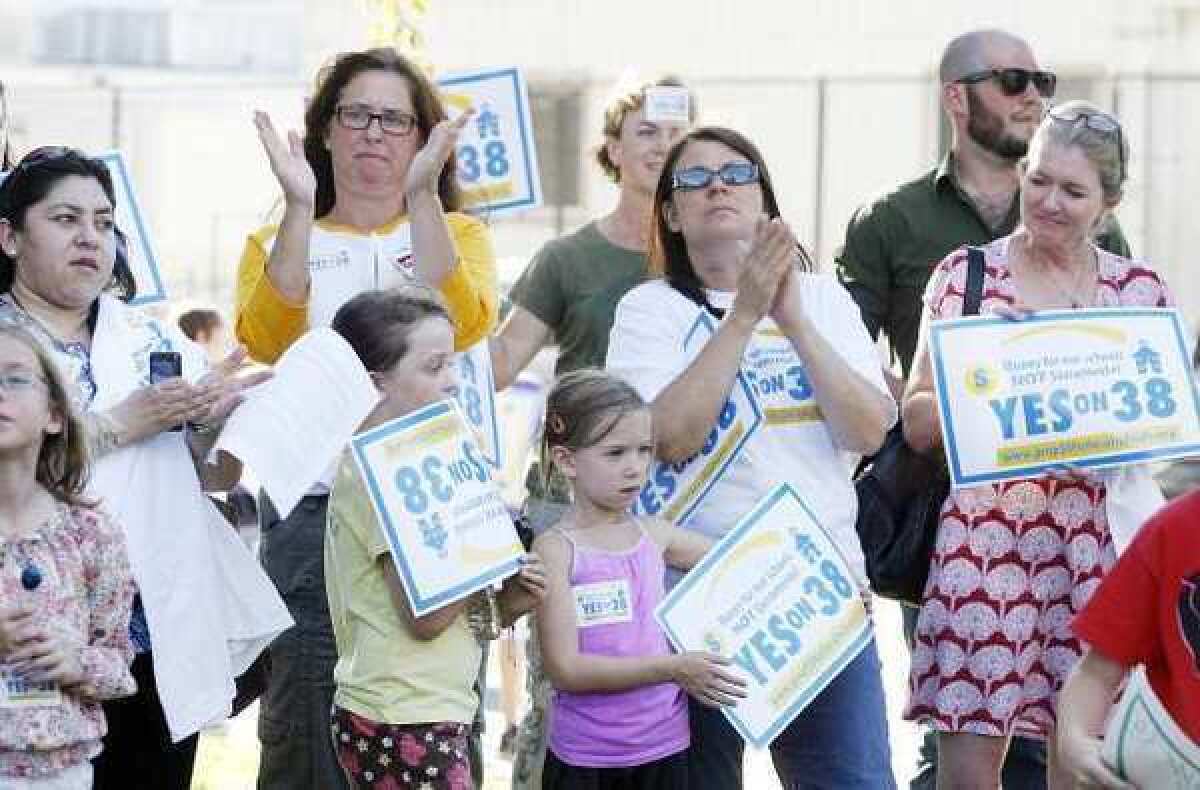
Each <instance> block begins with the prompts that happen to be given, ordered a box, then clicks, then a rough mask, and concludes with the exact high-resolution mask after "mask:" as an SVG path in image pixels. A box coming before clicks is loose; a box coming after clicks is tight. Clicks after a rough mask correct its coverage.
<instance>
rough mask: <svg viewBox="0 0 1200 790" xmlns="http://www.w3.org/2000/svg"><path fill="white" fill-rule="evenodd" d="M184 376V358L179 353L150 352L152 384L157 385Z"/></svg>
mask: <svg viewBox="0 0 1200 790" xmlns="http://www.w3.org/2000/svg"><path fill="white" fill-rule="evenodd" d="M182 375H183V357H181V356H180V355H179V352H178V351H151V352H150V383H151V384H157V383H158V382H160V381H165V380H166V379H170V378H178V377H179V376H182Z"/></svg>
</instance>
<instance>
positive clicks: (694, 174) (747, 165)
mask: <svg viewBox="0 0 1200 790" xmlns="http://www.w3.org/2000/svg"><path fill="white" fill-rule="evenodd" d="M717 177H720V179H721V183H723V184H724V185H725V186H727V187H740V186H744V185H746V184H753V183H755V182H756V181H758V165H756V164H754V163H753V162H726V163H725V164H723V165H721V167H720V168H719V169H717V170H710V169H708V168H707V167H705V166H704V165H695V166H693V167H685V168H684V169H682V170H676V171H675V172H674V173H672V174H671V188H672V189H678V190H681V191H684V192H687V191H690V190H693V189H704V188H705V187H707V186H708V185H709V184H711V183H712V182H713V179H714V178H717Z"/></svg>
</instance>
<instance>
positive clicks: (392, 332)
mask: <svg viewBox="0 0 1200 790" xmlns="http://www.w3.org/2000/svg"><path fill="white" fill-rule="evenodd" d="M426 318H443V319H445V320H446V321H447V322H449V323H451V325H453V321H451V319H450V311H448V310H447V309H446V305H445V304H444V303H443V302H442V299H441V297H440V296H439V295H438V292H437V291H435V290H433V289H432V288H426V287H425V286H423V285H407V286H404V287H402V288H389V289H388V290H386V291H363V292H362V293H360V294H358V295H357V296H355V297H354V298H352V299H351V300H350V301H348V302H346V303H345V304H344V305H342V306H341V307H340V308H338V311H337V313H335V314H334V316H333V323H332V324H330V327H331V328H332V329H333V331H335V332H337V333H338V334H339V335H341V336H342V337H343V338H344V339H345V340H346V342H347V343H349V344H350V347H351V348H353V349H354V353H356V354H358V358H359V359H361V360H362V363H363V366H364V367H365V368H366V369H367V370H369V371H371V372H372V373H383V372H385V371H388V370H391V369H392V367H393V366H395V364H396V363H397V362H399V361H400V360H401V359H403V358H404V356H405V355H406V354H407V353H408V336H409V335H410V334H411V333H412V330H413V327H414V326H416V325H417V323H419V322H420V321H422V320H424V319H426Z"/></svg>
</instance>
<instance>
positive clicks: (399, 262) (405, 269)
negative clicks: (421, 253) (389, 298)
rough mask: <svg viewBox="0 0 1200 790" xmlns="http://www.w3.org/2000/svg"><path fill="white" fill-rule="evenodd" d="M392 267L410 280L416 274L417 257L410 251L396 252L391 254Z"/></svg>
mask: <svg viewBox="0 0 1200 790" xmlns="http://www.w3.org/2000/svg"><path fill="white" fill-rule="evenodd" d="M391 258H392V268H393V269H395V270H396V271H398V272H400V273H401V274H403V275H404V277H405V278H406V279H409V280H412V279H415V278H416V276H417V259H416V257H415V256H414V255H413V254H412V253H411V252H398V253H394V254H393V255H392V256H391Z"/></svg>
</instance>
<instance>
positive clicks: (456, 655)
mask: <svg viewBox="0 0 1200 790" xmlns="http://www.w3.org/2000/svg"><path fill="white" fill-rule="evenodd" d="M367 496H368V495H367V489H366V487H365V486H364V485H363V482H362V478H361V476H360V475H359V473H358V467H356V466H355V464H354V460H353V459H352V458H351V457H350V454H349V453H346V454H345V455H344V456H343V457H342V461H341V463H340V465H339V466H338V471H337V477H336V478H335V480H334V485H333V491H332V492H331V493H330V496H329V521H328V526H327V528H326V530H325V591H326V593H327V594H328V596H329V617H330V620H332V621H333V636H334V641H335V642H336V643H337V654H338V660H337V664H336V665H335V667H334V670H333V680H334V683H336V684H337V691H336V693H335V695H334V698H333V701H334V703H335V704H337V705H338V706H339V707H342V708H345V709H346V710H349V711H351V712H352V713H356V714H358V715H359V716H363V717H366V718H368V719H370V720H372V721H375V722H379V723H382V724H420V723H423V722H442V721H447V722H458V723H460V724H470V723H471V722H472V721H473V720H474V718H475V711H476V710H477V709H478V708H479V697H478V696H477V695H476V694H475V690H474V685H475V677H476V675H477V674H478V673H479V666H480V662H481V661H482V660H483V654H482V651H481V649H480V646H479V642H478V641H477V640H476V639H475V635H474V633H473V632H472V631H471V628H470V626H469V625H468V624H467V616H466V614H465V613H463V614H460V615H459V616H458V618H457V619H456V620H455V621H454V622H453V623H451V624H450V626H449V627H448V628H446V630H445V631H443V632H442V633H441V634H440V635H439V636H438V637H437V638H436V639H431V640H429V641H428V642H423V641H421V640H419V639H417V638H416V636H414V635H413V634H412V633H411V632H410V631H409V629H408V627H407V626H406V625H405V622H404V620H403V616H402V615H401V614H400V612H397V611H396V604H395V603H394V602H393V600H392V595H391V591H390V589H389V588H388V583H387V579H386V578H385V576H384V573H383V563H384V562H391V561H392V560H391V557H390V556H389V551H390V549H389V547H388V543H387V539H386V538H385V537H384V534H383V529H382V528H381V527H380V526H379V522H378V520H377V519H376V517H375V511H374V510H373V509H372V507H371V502H370V500H369V499H368V498H367Z"/></svg>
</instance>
